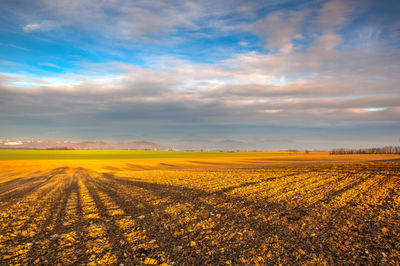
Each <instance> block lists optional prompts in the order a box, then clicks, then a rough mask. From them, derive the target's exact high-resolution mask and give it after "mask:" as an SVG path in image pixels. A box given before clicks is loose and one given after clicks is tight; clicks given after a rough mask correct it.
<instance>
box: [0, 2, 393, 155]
mask: <svg viewBox="0 0 400 266" xmlns="http://www.w3.org/2000/svg"><path fill="white" fill-rule="evenodd" d="M0 7H1V12H0V137H9V138H11V137H14V138H31V137H33V138H39V139H54V140H65V139H67V140H105V141H110V142H116V141H129V140H138V139H143V140H148V141H154V142H157V143H160V144H162V145H166V146H169V147H174V148H193V149H257V150H264V149H270V150H279V149H331V148H339V147H348V148H363V147H373V146H385V145H400V16H399V14H400V1H397V0H395V1H390V0H387V1H377V0H376V1H375V0H328V1H323V0H315V1H301V0H296V1H294V0H270V1H265V0H262V1H258V0H253V1H240V0H237V1H236V0H220V1H209V0H203V1H183V0H170V1H161V0H154V1H125V0H124V1H123V0H69V1H65V0H37V1H26V0H0Z"/></svg>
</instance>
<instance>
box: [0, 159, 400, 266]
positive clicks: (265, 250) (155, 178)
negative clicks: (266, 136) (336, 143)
mask: <svg viewBox="0 0 400 266" xmlns="http://www.w3.org/2000/svg"><path fill="white" fill-rule="evenodd" d="M14 152H15V151H14ZM19 152H22V151H19ZM35 152H37V151H35ZM46 152H48V151H46ZM57 152H58V154H61V155H58V156H59V157H57V156H56V157H54V156H53V155H54V154H53V155H52V156H49V155H43V157H39V159H40V160H39V159H37V158H36V160H34V159H35V157H32V155H29V154H28V155H26V152H25V155H24V156H25V157H23V156H22V155H21V154H19V155H18V158H16V157H15V153H14V155H11V153H9V154H8V155H9V157H8V160H5V159H7V152H6V151H2V153H1V154H0V155H1V156H2V157H1V158H2V159H3V161H0V262H1V264H24V263H28V264H59V265H67V264H90V265H97V264H101V265H104V264H117V265H120V264H124V265H130V264H162V263H165V264H166V265H167V264H176V265H181V264H213V265H215V264H228V265H229V264H246V263H247V264H257V263H259V264H268V263H272V264H279V263H282V264H284V265H285V264H286V265H288V264H299V263H307V264H309V263H316V264H354V263H355V264H366V263H369V264H398V263H399V262H400V241H399V239H400V217H399V213H400V156H398V155H337V156H336V155H335V156H333V155H328V154H325V153H320V154H310V155H305V154H301V155H300V154H285V153H282V154H265V153H264V154H263V153H255V154H251V153H237V154H236V153H231V154H229V153H216V154H217V155H216V154H212V153H210V154H208V155H205V154H200V153H198V154H195V153H194V154H192V155H189V156H185V155H184V154H183V155H182V154H179V153H178V154H175V155H176V156H171V154H162V153H157V152H149V153H147V155H146V156H142V157H141V156H140V154H139V155H138V154H136V155H132V153H131V154H130V155H129V156H131V157H126V156H125V157H124V156H122V157H123V158H121V157H116V158H115V157H112V156H110V155H107V156H105V157H102V158H97V157H90V156H88V157H85V158H82V157H79V156H84V155H85V154H84V155H82V153H81V155H76V154H75V155H76V156H78V157H75V158H74V157H73V156H72V155H71V154H68V152H69V151H62V152H60V151H57ZM66 153H67V156H65V157H63V156H62V155H63V154H66ZM151 153H153V154H151ZM91 154H92V155H93V151H91ZM100 154H101V153H100ZM86 155H87V154H86ZM103 155H104V154H103ZM12 156H14V157H13V159H14V160H10V158H12ZM45 156H47V157H45ZM93 156H96V154H94V155H93ZM132 156H133V157H132ZM135 156H136V157H135Z"/></svg>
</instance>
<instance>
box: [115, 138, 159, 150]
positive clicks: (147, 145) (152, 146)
mask: <svg viewBox="0 0 400 266" xmlns="http://www.w3.org/2000/svg"><path fill="white" fill-rule="evenodd" d="M114 146H118V147H121V148H122V149H131V150H163V149H167V148H166V147H164V146H162V145H159V144H157V143H154V142H150V141H146V140H136V141H131V142H121V143H117V144H114Z"/></svg>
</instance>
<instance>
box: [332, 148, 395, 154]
mask: <svg viewBox="0 0 400 266" xmlns="http://www.w3.org/2000/svg"><path fill="white" fill-rule="evenodd" d="M330 154H400V146H386V147H381V148H367V149H344V148H340V149H333V150H332V151H331V152H330Z"/></svg>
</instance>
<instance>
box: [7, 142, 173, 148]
mask: <svg viewBox="0 0 400 266" xmlns="http://www.w3.org/2000/svg"><path fill="white" fill-rule="evenodd" d="M0 149H51V150H58V149H59V150H167V149H168V147H166V146H163V145H160V144H157V143H154V142H150V141H146V140H135V141H130V142H118V143H107V142H104V141H99V140H88V141H82V142H72V141H39V140H27V141H21V140H18V141H1V142H0Z"/></svg>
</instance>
